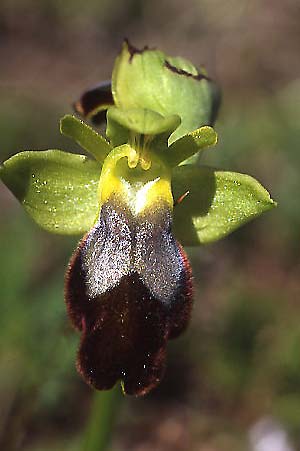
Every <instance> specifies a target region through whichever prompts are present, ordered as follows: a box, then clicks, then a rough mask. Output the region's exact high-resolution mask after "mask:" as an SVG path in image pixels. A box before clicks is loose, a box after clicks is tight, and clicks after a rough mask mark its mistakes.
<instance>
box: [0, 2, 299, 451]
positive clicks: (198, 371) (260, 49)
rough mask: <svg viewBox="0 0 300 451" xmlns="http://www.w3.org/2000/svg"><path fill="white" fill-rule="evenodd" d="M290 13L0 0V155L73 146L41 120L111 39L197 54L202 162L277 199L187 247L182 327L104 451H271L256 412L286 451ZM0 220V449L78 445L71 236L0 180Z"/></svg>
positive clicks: (295, 238)
mask: <svg viewBox="0 0 300 451" xmlns="http://www.w3.org/2000/svg"><path fill="white" fill-rule="evenodd" d="M299 23H300V8H299V2H298V1H297V0H286V1H284V2H283V1H281V0H272V1H267V0H263V1H258V0H252V1H246V0H229V1H227V2H224V1H222V0H198V1H197V0H194V1H193V0H186V1H185V2H182V1H178V0H174V1H171V0H165V1H164V2H161V1H159V0H152V1H151V2H150V1H149V2H148V1H138V0H125V1H119V2H116V1H115V2H113V1H108V0H97V1H96V0H85V2H81V1H78V0H73V1H71V0H64V1H59V0H40V1H39V2H36V1H34V0H1V9H0V68H1V70H0V161H3V160H5V159H6V158H7V157H9V156H11V155H12V154H14V153H16V152H18V151H20V150H24V149H46V148H61V149H65V150H70V151H78V148H76V147H74V146H73V145H72V143H71V142H69V141H68V140H67V139H66V138H63V137H62V136H60V135H59V131H58V120H59V118H60V117H61V116H63V115H64V114H65V113H68V112H72V108H71V104H72V102H73V101H74V100H76V99H77V98H78V97H79V95H80V94H81V93H82V91H84V90H85V89H87V88H89V87H92V86H93V85H95V84H96V83H98V82H99V81H101V80H106V79H109V78H110V75H111V70H112V66H113V61H114V59H115V57H116V55H117V53H118V52H119V50H120V46H121V42H122V40H123V38H124V37H128V38H130V40H131V41H132V42H133V43H134V44H135V45H136V46H138V47H139V46H143V45H145V44H148V45H149V46H156V47H158V48H161V49H162V50H164V51H165V52H166V53H167V54H169V55H174V56H175V55H180V56H183V57H185V58H188V59H190V60H192V61H193V63H194V64H195V65H198V66H200V65H202V64H204V65H205V66H206V68H207V71H208V73H209V75H210V76H211V77H212V78H214V79H215V80H217V82H218V83H219V85H220V86H221V89H222V93H223V102H222V108H221V111H220V115H219V119H218V121H217V123H216V129H217V131H218V133H219V144H218V146H217V148H216V149H215V150H212V151H208V152H207V153H206V155H205V157H204V158H203V162H204V163H205V164H211V165H214V166H217V167H221V168H224V169H229V170H236V171H240V172H246V173H249V174H251V175H253V176H255V177H256V178H258V180H260V181H261V182H262V183H263V184H264V185H265V186H266V187H267V188H268V189H269V190H270V192H271V194H272V196H273V198H274V199H275V200H277V201H278V203H279V207H278V208H277V209H275V210H273V211H272V212H270V213H267V214H266V215H265V216H263V217H261V218H259V219H258V220H256V221H255V222H252V223H250V224H248V225H247V226H244V227H243V228H241V229H239V230H238V231H237V232H235V233H234V234H232V235H231V236H229V237H228V238H226V239H224V240H223V241H221V242H218V243H216V244H214V245H210V246H207V247H203V248H201V249H193V250H188V251H189V255H190V258H191V261H192V265H193V269H194V275H195V286H196V296H195V306H194V312H193V318H192V322H191V326H190V328H189V330H188V332H187V333H186V334H185V335H184V336H183V337H182V338H180V339H178V340H177V341H174V342H171V343H170V345H169V359H168V370H167V373H166V376H165V379H164V381H163V382H162V384H161V386H160V387H159V388H158V389H157V390H155V391H154V392H153V393H151V394H150V395H149V396H148V397H146V398H144V399H138V400H135V399H130V398H126V399H125V400H123V401H122V402H120V404H119V406H118V408H117V412H116V424H115V426H114V428H113V430H112V432H113V433H112V441H111V444H110V445H109V447H108V449H112V450H120V451H123V450H129V451H148V450H149V451H150V450H155V451H169V450H170V451H171V450H172V451H173V450H175V451H181V450H189V451H190V450H191V451H194V450H195V451H243V450H248V449H250V450H254V451H256V450H261V449H263V451H265V450H267V451H275V447H273V448H272V447H271V448H268V449H267V448H255V445H254V444H253V440H254V439H253V436H255V437H256V435H255V432H253V431H256V430H257V428H256V429H253V428H255V425H256V426H257V425H264V424H265V423H263V422H262V420H263V419H266V418H268V419H269V420H268V421H269V423H271V424H272V425H273V426H274V425H277V426H278V428H279V429H280V428H283V429H282V431H285V433H286V435H287V437H288V439H287V440H288V441H289V443H290V445H286V446H287V447H286V448H284V447H281V448H276V451H277V449H278V450H279V451H291V450H293V451H294V450H295V451H297V450H300V326H299V322H300V277H299V275H300V259H299V251H300V241H299V238H300V202H299V192H300V152H299V138H300V127H299V124H300V94H299V93H300V72H299V69H300V60H299V51H300V45H299V44H300V28H299ZM0 232H1V233H0V256H1V259H0V297H1V314H0V410H1V414H0V449H1V450H5V451H10V450H25V451H48V450H49V451H50V450H51V451H52V450H58V451H60V450H64V451H65V450H66V451H69V450H70V451H76V450H79V449H84V445H82V440H83V439H82V438H83V437H85V436H86V434H87V432H86V430H87V428H89V422H90V421H91V420H89V416H90V411H91V403H92V397H93V393H92V391H91V390H90V389H89V388H88V387H86V386H85V384H84V383H83V382H82V381H81V379H80V378H79V376H78V375H77V373H76V370H75V367H74V361H75V354H76V348H77V344H78V339H79V337H78V335H77V334H75V333H74V332H73V330H72V329H71V327H70V325H69V322H68V320H67V318H66V313H65V307H64V302H63V277H64V270H65V267H66V265H67V262H68V259H69V256H70V254H71V252H72V250H73V248H74V247H75V246H76V242H77V239H76V238H66V237H60V236H52V235H48V234H47V233H46V232H43V231H42V230H40V229H38V227H37V226H36V225H35V224H34V223H33V222H32V221H31V220H30V219H29V218H28V217H27V216H26V215H25V213H24V212H23V211H22V209H21V207H20V206H19V205H18V203H17V201H16V200H15V199H14V198H13V197H12V195H11V194H10V193H9V191H8V190H7V189H6V188H5V186H4V185H2V184H1V186H0ZM98 401H99V403H100V404H101V402H102V401H101V398H99V399H98ZM105 402H109V400H108V401H107V399H106V398H103V403H104V404H103V406H104V405H105ZM106 408H107V406H106V407H105V409H104V411H106ZM274 427H275V426H274ZM97 428H98V430H101V428H102V430H104V434H105V433H106V432H105V428H106V429H107V425H106V424H105V421H104V420H101V415H100V419H99V421H98V424H97V422H96V429H97ZM108 429H109V428H108ZM261 429H262V430H264V426H262V428H261ZM265 429H266V428H265ZM271 429H272V428H271ZM275 429H276V428H275ZM282 433H283V432H282ZM278 440H279V439H278ZM254 441H255V440H254ZM279 441H280V440H279ZM279 441H278V443H279ZM288 446H289V447H288ZM89 449H95V451H97V450H98V449H100V448H98V447H97V446H96V445H94V448H93V447H90V448H89Z"/></svg>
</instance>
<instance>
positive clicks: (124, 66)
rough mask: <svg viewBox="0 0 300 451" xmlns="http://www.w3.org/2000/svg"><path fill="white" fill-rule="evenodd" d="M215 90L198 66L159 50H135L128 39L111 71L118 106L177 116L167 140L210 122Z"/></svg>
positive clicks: (174, 138) (212, 114)
mask: <svg viewBox="0 0 300 451" xmlns="http://www.w3.org/2000/svg"><path fill="white" fill-rule="evenodd" d="M216 92H217V91H216V88H215V85H214V83H213V82H212V81H211V80H210V79H208V77H207V76H206V74H205V73H204V71H199V70H197V69H196V68H195V67H194V66H193V65H192V64H191V63H190V62H189V61H186V60H185V59H183V58H171V57H167V56H166V55H165V54H164V53H163V52H160V51H158V50H151V49H148V48H145V49H143V50H137V49H135V48H134V47H133V46H131V45H130V44H129V43H127V42H125V43H124V45H123V48H122V51H121V53H120V55H119V57H118V58H117V60H116V63H115V66H114V70H113V75H112V93H113V97H114V101H115V104H116V106H117V107H119V108H121V109H132V108H143V109H148V110H152V111H156V112H157V113H160V114H162V115H163V116H169V115H172V114H178V115H179V116H180V118H181V124H180V126H179V127H178V128H177V129H176V130H175V131H174V132H173V133H172V135H171V136H170V138H169V144H171V143H172V142H174V141H176V139H178V138H180V137H181V136H184V135H186V134H187V133H189V132H191V131H193V130H195V129H197V128H199V127H200V126H202V125H210V124H211V123H212V121H213V116H214V115H215V108H216V99H215V97H216Z"/></svg>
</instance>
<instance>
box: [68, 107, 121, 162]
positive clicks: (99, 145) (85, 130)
mask: <svg viewBox="0 0 300 451" xmlns="http://www.w3.org/2000/svg"><path fill="white" fill-rule="evenodd" d="M60 131H61V133H62V134H63V135H66V136H68V137H69V138H72V139H73V140H74V141H76V142H77V143H78V144H79V145H80V146H81V147H82V148H83V149H85V150H86V151H87V152H89V153H90V154H91V155H93V157H94V158H96V160H97V161H99V163H101V164H103V161H104V160H105V158H106V156H107V155H108V154H109V152H110V151H111V150H112V147H111V146H110V144H109V143H108V142H107V141H106V139H105V138H103V136H101V135H99V133H97V132H96V131H95V130H94V129H93V128H92V127H90V126H89V125H87V124H85V123H84V122H83V121H81V120H80V119H77V117H75V116H71V115H70V114H67V115H66V116H64V117H63V118H62V119H61V120H60Z"/></svg>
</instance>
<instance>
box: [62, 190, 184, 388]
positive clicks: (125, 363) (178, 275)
mask: <svg viewBox="0 0 300 451" xmlns="http://www.w3.org/2000/svg"><path fill="white" fill-rule="evenodd" d="M66 302H67V308H68V313H69V316H70V318H71V320H72V322H73V324H74V326H75V327H76V328H78V329H79V330H81V331H82V338H81V345H80V349H79V352H78V361H77V368H78V371H79V372H80V374H81V375H82V376H83V378H84V379H85V380H86V381H87V382H88V383H89V384H90V385H92V386H93V387H95V388H97V389H108V388H111V387H112V386H113V385H114V384H115V383H116V382H117V381H118V380H121V381H122V384H123V389H124V391H125V393H127V394H133V395H143V394H146V393H148V392H149V391H150V390H151V389H152V388H153V387H155V386H156V385H157V384H158V383H159V382H160V380H161V378H162V376H163V373H164V367H165V356H166V344H167V340H168V339H169V338H174V337H175V336H177V335H179V334H180V333H181V332H182V330H184V329H185V327H186V325H187V323H188V321H189V317H190V311H191V305H192V290H191V272H190V267H189V264H188V261H187V258H186V256H185V254H184V252H183V250H182V248H181V246H180V245H179V244H178V243H177V242H176V241H175V239H174V238H173V236H172V233H171V215H170V211H169V207H168V206H166V205H165V206H163V205H162V206H160V208H159V209H153V211H152V213H151V214H150V216H149V215H148V214H147V215H142V216H138V217H136V216H134V215H133V214H132V213H131V211H130V209H128V207H126V205H124V203H123V202H122V199H118V198H117V197H115V198H111V199H110V201H109V202H107V203H106V204H104V205H103V206H102V208H101V212H100V217H99V221H98V222H97V224H96V225H95V226H94V227H93V229H92V230H91V231H90V232H89V233H88V234H87V235H86V236H85V238H84V239H83V240H82V241H81V243H80V244H79V246H78V249H77V250H76V251H75V254H74V256H73V258H72V260H71V263H70V266H69V270H68V273H67V277H66Z"/></svg>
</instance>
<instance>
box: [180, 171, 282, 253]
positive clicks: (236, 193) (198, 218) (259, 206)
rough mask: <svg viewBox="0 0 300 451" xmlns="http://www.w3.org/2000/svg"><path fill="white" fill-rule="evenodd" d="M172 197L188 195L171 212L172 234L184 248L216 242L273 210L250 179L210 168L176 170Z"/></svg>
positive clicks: (271, 203)
mask: <svg viewBox="0 0 300 451" xmlns="http://www.w3.org/2000/svg"><path fill="white" fill-rule="evenodd" d="M172 189H173V196H174V199H175V201H176V199H178V198H180V196H182V195H183V194H184V193H187V192H189V194H188V195H187V196H186V197H185V198H184V200H183V201H182V203H180V204H179V205H177V206H175V208H174V233H175V236H176V238H177V239H178V240H179V241H180V242H181V243H182V244H183V245H184V246H195V245H199V244H206V243H211V242H214V241H217V240H219V239H221V238H223V237H224V236H226V235H228V234H229V233H231V232H233V231H234V230H235V229H237V228H238V227H240V226H241V225H243V224H245V223H246V222H248V221H250V220H251V219H254V218H256V217H257V216H259V215H260V214H262V213H263V212H265V211H267V210H270V209H271V208H273V207H275V206H276V203H275V202H274V201H273V200H272V199H271V197H270V194H269V193H268V191H267V190H266V189H265V188H264V187H263V186H262V185H261V184H260V183H259V182H258V181H257V180H255V179H254V178H253V177H250V176H249V175H245V174H239V173H236V172H226V171H219V170H216V169H214V168H209V167H195V166H191V165H185V166H179V167H177V168H175V169H174V170H173V173H172Z"/></svg>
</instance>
